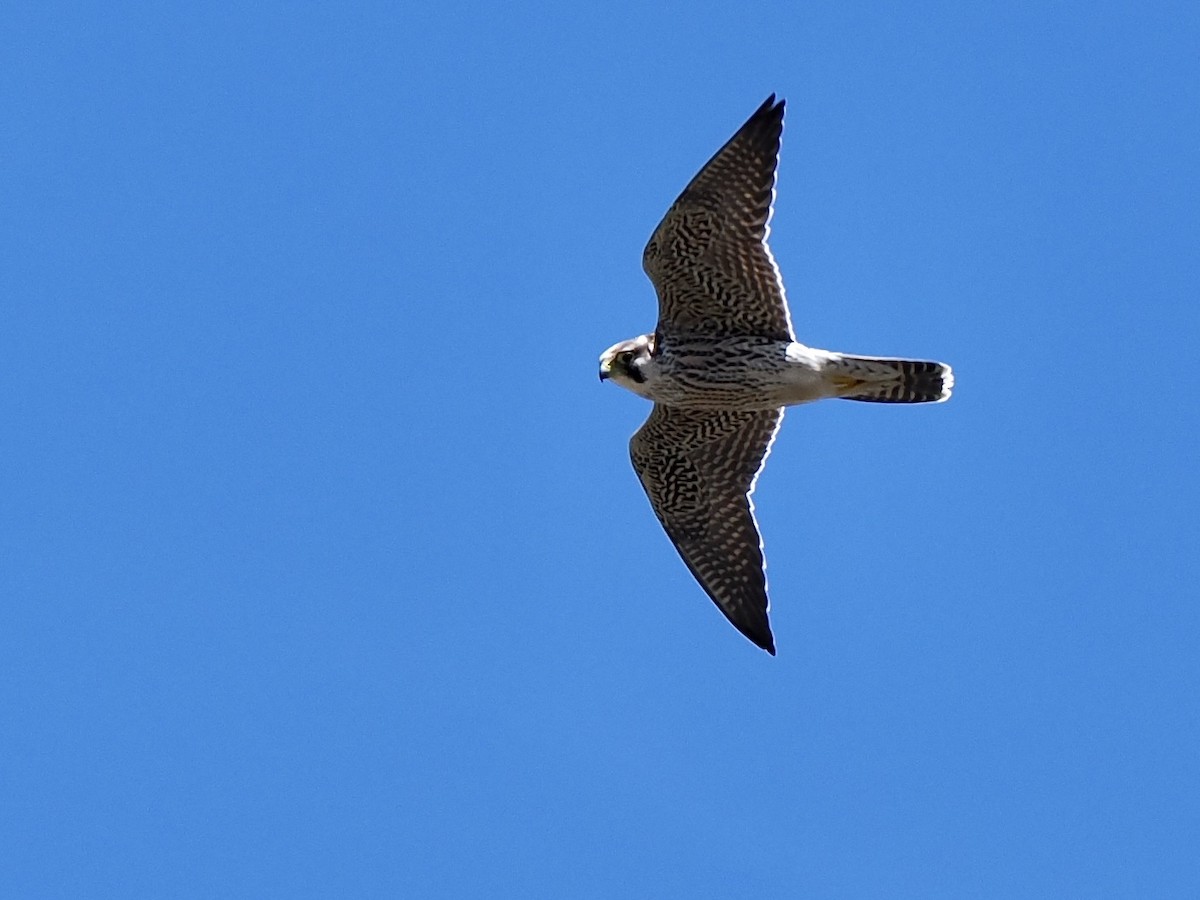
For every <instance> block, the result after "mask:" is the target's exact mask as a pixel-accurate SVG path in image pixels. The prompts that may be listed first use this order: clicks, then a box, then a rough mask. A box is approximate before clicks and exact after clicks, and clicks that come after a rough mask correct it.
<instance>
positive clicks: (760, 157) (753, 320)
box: [642, 94, 794, 340]
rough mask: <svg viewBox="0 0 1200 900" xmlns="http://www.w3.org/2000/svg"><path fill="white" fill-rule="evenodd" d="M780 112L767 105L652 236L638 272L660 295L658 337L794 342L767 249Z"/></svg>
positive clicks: (705, 170)
mask: <svg viewBox="0 0 1200 900" xmlns="http://www.w3.org/2000/svg"><path fill="white" fill-rule="evenodd" d="M783 105H784V101H782V100H780V101H779V102H778V103H776V102H775V95H774V94H772V95H771V96H770V97H768V98H767V100H766V102H765V103H763V105H762V106H760V107H759V108H758V111H757V112H755V113H754V115H752V116H751V117H750V118H749V119H748V120H747V122H746V124H745V125H743V126H742V127H741V128H740V129H739V130H738V132H737V134H735V135H734V136H733V137H732V138H730V139H729V142H728V143H727V144H725V146H724V147H722V148H721V149H720V150H718V151H717V154H716V156H714V157H713V158H712V159H710V160H709V161H708V163H707V164H706V165H705V166H704V168H703V169H701V170H700V172H699V173H698V174H697V175H696V177H695V178H693V179H692V181H691V183H690V184H689V185H688V186H687V187H686V188H684V191H683V193H682V194H680V195H679V199H677V200H676V201H675V202H674V204H672V206H671V208H670V209H669V210H668V211H667V214H666V216H664V217H663V220H662V221H661V222H660V223H659V225H658V228H656V229H655V230H654V234H653V236H651V238H650V242H649V243H648V244H647V245H646V250H645V252H644V253H643V254H642V267H643V268H644V269H645V270H646V274H647V275H649V276H650V280H651V281H652V282H654V288H655V290H656V291H657V292H658V322H659V324H658V328H659V331H660V332H663V333H667V334H670V333H672V332H685V333H686V332H696V331H698V332H702V333H704V334H707V335H713V336H714V337H726V336H730V337H732V336H738V335H756V336H762V337H770V338H774V339H776V340H793V339H794V335H793V333H792V321H791V317H790V316H789V315H788V308H787V299H786V297H785V296H784V292H783V281H782V279H781V278H780V277H779V268H778V266H776V265H775V259H774V257H772V256H771V250H770V248H769V247H768V246H767V235H768V234H769V232H770V229H769V227H768V223H769V222H770V220H771V204H772V203H773V201H774V199H775V166H776V163H777V161H778V159H779V142H780V136H781V135H782V133H783Z"/></svg>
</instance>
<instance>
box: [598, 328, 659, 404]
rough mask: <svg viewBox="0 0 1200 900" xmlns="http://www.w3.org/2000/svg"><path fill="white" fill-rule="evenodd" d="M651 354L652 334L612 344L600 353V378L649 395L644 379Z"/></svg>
mask: <svg viewBox="0 0 1200 900" xmlns="http://www.w3.org/2000/svg"><path fill="white" fill-rule="evenodd" d="M653 355H654V335H653V334H643V335H641V336H640V337H635V338H632V339H631V340H628V341H621V343H619V344H613V345H612V346H611V347H609V348H608V349H607V350H605V351H604V352H603V353H601V354H600V380H601V381H608V380H609V379H612V380H613V381H615V382H616V383H617V384H619V385H620V386H621V387H623V388H625V389H626V390H628V391H633V392H634V393H635V394H640V395H641V396H643V397H649V394H647V393H646V379H647V378H648V377H649V376H650V374H651V373H650V372H649V370H648V368H647V367H648V366H649V365H650V362H651V358H652V357H653Z"/></svg>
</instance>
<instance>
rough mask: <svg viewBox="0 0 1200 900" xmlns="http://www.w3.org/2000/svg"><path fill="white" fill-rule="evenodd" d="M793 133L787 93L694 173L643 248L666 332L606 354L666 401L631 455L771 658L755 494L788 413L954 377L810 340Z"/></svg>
mask: <svg viewBox="0 0 1200 900" xmlns="http://www.w3.org/2000/svg"><path fill="white" fill-rule="evenodd" d="M782 130H783V101H780V102H779V103H775V97H774V95H772V96H771V97H770V98H768V99H767V101H766V102H765V103H764V104H763V105H762V106H761V107H759V109H758V111H757V112H755V114H754V115H753V116H751V117H750V119H749V120H748V121H747V122H746V124H745V125H743V126H742V128H741V129H740V130H739V131H738V132H737V134H735V135H734V136H733V137H732V138H731V139H730V140H729V141H728V143H726V144H725V146H724V147H722V148H721V150H719V151H718V152H717V154H716V155H715V156H714V157H713V158H712V159H711V160H709V162H708V163H707V164H706V165H705V166H704V168H703V169H701V170H700V172H699V173H698V174H697V175H696V177H695V178H693V179H692V181H691V183H690V184H689V185H688V186H687V188H685V189H684V192H683V193H682V194H681V195H680V196H679V198H678V199H677V200H676V201H675V203H674V204H673V205H672V206H671V209H670V210H668V212H667V214H666V216H665V217H664V218H663V220H662V222H661V223H659V226H658V228H657V229H655V232H654V234H653V236H652V237H651V238H650V242H649V243H648V244H647V245H646V251H645V253H644V255H643V266H644V268H645V269H646V272H647V274H648V275H649V276H650V279H651V280H652V281H653V282H654V286H655V288H656V289H657V291H658V299H659V318H658V326H657V328H656V329H655V331H654V332H653V333H651V334H643V335H641V336H639V337H636V338H633V339H631V340H627V341H622V342H620V343H618V344H615V345H613V346H612V347H610V348H609V349H608V350H606V351H605V352H604V353H603V354H602V355H601V357H600V377H601V379H611V380H613V381H615V382H616V383H617V384H619V385H620V386H621V387H624V388H626V389H628V390H630V391H632V392H633V393H635V394H638V395H639V396H641V397H645V398H646V399H648V400H652V401H653V402H654V410H653V411H652V412H651V414H650V418H649V419H648V420H647V421H646V423H645V425H643V426H642V428H641V429H640V430H639V431H638V432H637V434H635V435H634V436H633V439H632V440H631V441H630V455H631V457H632V461H633V466H634V469H635V471H636V472H637V474H638V478H639V479H640V480H641V482H642V486H643V487H644V488H645V490H646V494H647V496H648V497H649V498H650V503H651V506H652V507H653V508H654V512H655V514H656V515H657V516H658V518H659V521H660V522H661V523H662V525H663V528H664V529H665V530H666V532H667V535H668V537H670V538H671V541H672V542H673V543H674V544H675V547H676V549H677V550H678V551H679V554H680V556H681V557H682V558H683V561H684V563H686V564H687V566H688V568H689V569H690V570H691V571H692V574H693V575H695V576H696V580H697V581H698V582H699V583H700V585H701V587H703V588H704V590H705V592H706V593H708V595H709V596H710V597H711V598H712V600H713V601H714V602H715V603H716V604H717V606H718V607H719V608H720V609H721V611H722V612H723V613H724V614H725V615H726V617H727V618H728V619H729V620H730V622H732V623H733V624H734V625H735V626H736V627H737V628H738V630H739V631H741V632H742V633H743V634H745V635H746V636H747V637H748V638H749V639H750V640H751V641H753V642H754V643H755V644H757V645H758V646H760V647H762V648H763V649H765V650H767V651H768V652H770V653H772V654H773V653H774V652H775V643H774V638H773V636H772V635H771V629H770V625H769V623H768V619H767V610H768V600H767V585H766V574H765V565H764V561H763V554H762V541H761V538H760V537H759V533H758V526H757V523H756V522H755V520H754V506H753V504H752V503H751V500H750V497H751V495H752V494H753V492H754V486H755V482H756V481H757V479H758V473H759V472H760V471H761V469H762V466H763V464H764V463H765V462H766V458H767V455H768V454H769V453H770V449H771V443H772V442H773V441H774V439H775V434H776V432H777V431H778V429H779V424H780V422H781V421H782V419H783V409H784V407H787V406H795V405H798V404H802V403H809V402H812V401H814V400H822V399H825V398H832V397H840V398H844V399H848V400H866V401H872V402H881V403H925V402H937V401H941V400H945V399H946V398H948V397H949V396H950V389H951V387H952V385H953V376H952V375H951V372H950V367H949V366H946V365H945V364H943V363H939V362H931V361H925V360H907V359H893V358H887V357H871V356H850V355H846V354H842V353H832V352H829V351H826V350H818V349H815V348H812V347H807V346H805V345H804V344H801V343H799V342H798V341H796V339H795V335H794V333H793V331H792V322H791V315H790V313H789V311H788V306H787V300H786V299H785V295H784V290H783V281H782V279H781V278H780V275H779V269H778V267H777V266H776V265H775V260H774V258H773V257H772V255H771V251H770V249H769V248H768V246H767V234H768V231H769V229H768V227H767V226H768V222H769V220H770V217H771V205H772V201H773V199H774V185H775V166H776V161H777V158H778V153H779V142H780V135H781V133H782Z"/></svg>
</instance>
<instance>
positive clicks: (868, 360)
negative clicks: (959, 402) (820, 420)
mask: <svg viewBox="0 0 1200 900" xmlns="http://www.w3.org/2000/svg"><path fill="white" fill-rule="evenodd" d="M840 362H841V365H840V366H839V367H838V369H837V371H836V374H835V375H834V381H835V383H836V384H837V386H838V394H837V395H838V396H839V397H841V398H842V399H844V400H863V401H866V402H867V403H941V402H942V401H943V400H948V399H949V398H950V391H951V389H952V388H953V387H954V373H953V372H951V371H950V367H949V366H948V365H946V364H945V363H940V362H932V361H929V360H917V359H887V358H884V357H878V356H842V357H841V359H840Z"/></svg>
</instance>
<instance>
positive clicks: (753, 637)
mask: <svg viewBox="0 0 1200 900" xmlns="http://www.w3.org/2000/svg"><path fill="white" fill-rule="evenodd" d="M742 634H743V635H745V636H746V637H749V638H750V642H751V643H752V644H754V646H755V647H761V648H762V649H764V650H767V653H769V654H770V655H772V656H774V655H775V637H774V635H772V634H770V629H769V628H767V629H764V630H763V631H761V632H757V634H750V632H749V631H748V630H743V631H742Z"/></svg>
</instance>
